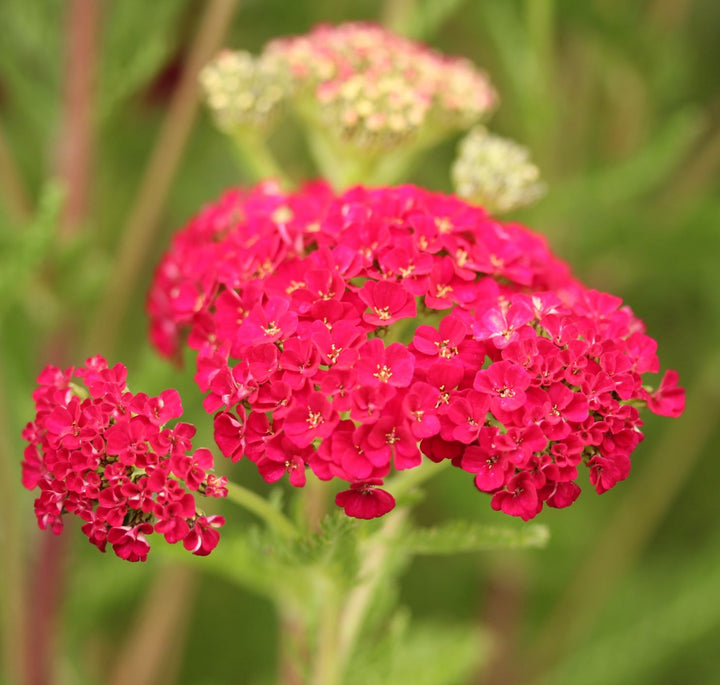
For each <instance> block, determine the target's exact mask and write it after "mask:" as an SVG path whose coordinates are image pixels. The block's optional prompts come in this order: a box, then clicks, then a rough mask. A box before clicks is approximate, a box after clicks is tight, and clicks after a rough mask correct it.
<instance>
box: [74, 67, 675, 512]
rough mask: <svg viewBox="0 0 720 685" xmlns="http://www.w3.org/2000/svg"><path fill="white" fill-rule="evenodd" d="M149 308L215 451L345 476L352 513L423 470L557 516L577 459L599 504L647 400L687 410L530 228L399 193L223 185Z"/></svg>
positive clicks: (636, 434) (450, 200) (652, 361)
mask: <svg viewBox="0 0 720 685" xmlns="http://www.w3.org/2000/svg"><path fill="white" fill-rule="evenodd" d="M320 68H321V66H318V69H320ZM328 68H329V67H328ZM148 310H149V313H150V317H151V337H152V341H153V343H154V344H155V346H156V347H157V348H158V349H159V350H160V351H161V352H162V353H163V354H165V355H167V356H175V355H178V354H179V351H180V349H181V347H182V346H183V345H184V344H185V342H186V341H187V344H189V345H190V346H191V347H192V348H193V349H195V350H196V351H197V372H196V376H195V378H196V381H197V383H198V385H199V387H200V389H201V390H202V391H203V392H205V393H207V396H206V399H205V407H206V409H207V411H208V412H210V413H213V414H214V426H215V439H216V442H217V444H218V446H219V448H220V450H221V451H222V453H223V454H224V455H225V456H226V457H228V458H229V459H231V460H233V461H237V460H239V459H241V458H243V457H246V458H247V459H249V460H251V461H253V462H255V463H256V464H257V467H258V470H259V472H260V474H261V476H262V477H263V478H264V479H265V480H267V481H268V482H275V481H277V480H278V479H280V478H282V477H283V476H284V475H287V476H288V478H289V480H290V482H291V484H292V485H294V486H296V487H301V486H302V485H304V483H305V480H306V473H307V472H308V471H310V472H312V473H313V474H314V475H315V476H316V477H318V478H320V479H322V480H331V479H339V480H341V481H345V482H346V483H347V484H348V485H347V486H346V488H345V489H344V490H343V491H342V492H341V493H339V494H338V496H337V499H336V503H337V504H338V505H339V506H341V507H343V508H344V510H345V512H346V513H347V514H348V515H349V516H354V517H359V518H373V517H376V516H381V515H383V514H385V513H387V512H388V511H389V510H391V509H392V508H393V506H394V499H393V497H392V495H391V493H388V492H386V491H385V490H383V488H382V485H383V481H384V480H385V479H386V478H387V477H388V476H389V475H390V474H391V473H392V472H393V471H397V470H404V469H410V468H418V467H420V468H422V462H423V461H424V460H425V459H430V460H433V461H436V462H440V461H449V462H451V464H452V465H453V466H455V467H456V468H458V469H460V470H462V471H464V472H466V473H468V474H469V475H470V476H471V477H472V479H473V480H474V483H475V486H476V487H477V489H478V490H479V491H481V492H483V493H487V494H488V495H489V496H490V498H491V499H490V504H491V506H492V508H494V509H496V510H501V511H503V512H505V513H507V514H510V515H513V516H519V517H521V518H522V519H524V520H528V519H531V518H533V517H534V516H536V515H537V514H538V513H539V512H540V511H541V510H542V508H543V507H544V506H545V505H547V506H551V507H566V506H568V505H570V504H571V503H572V502H573V501H574V500H575V499H576V498H577V496H578V494H579V492H580V486H579V484H578V481H580V480H581V476H580V470H581V469H582V468H583V467H585V468H586V469H588V472H589V481H590V483H591V484H592V485H593V486H594V487H595V489H596V490H597V491H598V492H604V491H605V490H607V489H609V488H611V487H613V486H614V485H615V484H616V483H617V482H618V481H620V480H623V479H624V478H625V477H626V476H627V475H628V473H629V471H630V455H631V454H632V452H633V450H634V449H635V447H636V446H637V445H638V444H639V442H640V441H641V440H642V438H643V434H642V432H641V427H642V420H641V418H640V414H639V411H638V408H639V407H643V406H648V407H649V409H650V410H651V411H653V412H655V413H657V414H661V415H667V416H677V415H679V414H680V413H681V412H682V409H683V406H684V391H683V390H682V389H681V388H678V387H677V374H675V373H674V372H668V373H667V374H666V376H665V378H664V380H663V381H662V382H661V383H660V386H659V388H658V389H657V390H653V389H652V388H650V387H649V386H647V385H645V379H644V375H645V374H648V373H656V372H657V371H658V369H659V363H658V359H657V356H656V354H655V349H656V343H655V341H654V340H652V339H651V338H649V337H648V336H647V335H646V334H645V332H644V326H643V324H642V322H641V321H640V320H639V319H637V318H636V317H635V316H634V315H633V313H632V312H631V310H630V309H629V308H628V307H627V306H624V305H623V304H622V302H621V300H620V299H619V298H616V297H613V296H612V295H608V294H605V293H601V292H597V291H595V290H590V289H587V288H585V287H584V286H583V285H582V284H581V283H579V282H578V281H577V280H575V279H574V278H573V277H572V276H571V275H570V272H569V269H568V267H567V265H566V264H565V263H563V262H562V261H561V260H559V259H558V258H557V257H555V256H553V255H552V253H551V252H550V251H549V250H548V247H547V245H546V243H545V240H544V239H543V238H542V237H540V236H538V235H535V234H533V233H531V232H530V231H529V230H527V229H526V228H524V227H523V226H520V225H518V224H514V223H500V222H498V221H497V220H495V219H494V218H492V217H491V216H490V215H488V214H487V213H486V211H485V210H483V209H482V208H480V207H476V206H471V205H468V204H467V203H465V202H464V201H462V200H460V199H458V198H455V197H451V196H446V195H441V194H438V193H431V192H428V191H425V190H422V189H421V188H417V187H413V186H401V187H397V188H375V189H366V188H362V187H356V188H353V189H351V190H349V191H347V192H345V193H343V194H341V195H335V193H334V192H333V191H332V190H331V189H330V188H329V186H327V185H326V184H324V183H313V184H308V185H306V186H305V187H303V188H302V189H301V190H299V191H298V192H294V193H287V194H286V193H283V192H281V191H280V190H279V189H278V188H277V187H276V186H275V185H274V184H272V183H265V184H261V185H259V186H257V187H256V188H254V189H251V190H231V191H229V192H227V193H226V194H225V195H223V197H222V198H220V200H219V201H218V202H216V203H215V204H213V205H210V206H208V207H207V208H205V209H204V210H203V211H202V212H200V214H198V215H197V216H196V217H195V218H194V219H192V220H191V221H190V223H189V224H188V225H187V226H186V227H185V228H184V229H183V230H182V231H180V232H179V233H178V234H177V235H176V236H175V237H174V239H173V241H172V245H171V247H170V249H169V250H168V252H167V253H166V254H165V256H164V257H163V259H162V261H161V263H160V265H159V266H158V268H157V271H156V273H155V278H154V282H153V285H152V289H151V291H150V294H149V299H148ZM78 421H80V419H78ZM78 425H80V424H78ZM131 437H132V436H130V435H129V437H128V438H127V439H126V440H125V443H126V444H127V449H126V450H125V452H123V453H132V454H133V455H134V454H135V452H133V451H132V450H133V449H134V448H133V447H132V444H134V442H133V440H132V439H131ZM69 439H70V440H72V438H69ZM125 443H124V444H125ZM132 458H135V459H137V458H138V457H135V456H133V457H132Z"/></svg>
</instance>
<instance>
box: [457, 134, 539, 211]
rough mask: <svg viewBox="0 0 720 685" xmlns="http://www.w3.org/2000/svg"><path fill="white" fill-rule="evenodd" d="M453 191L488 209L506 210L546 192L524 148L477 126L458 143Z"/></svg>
mask: <svg viewBox="0 0 720 685" xmlns="http://www.w3.org/2000/svg"><path fill="white" fill-rule="evenodd" d="M452 176H453V182H454V184H455V191H456V193H457V194H458V195H459V196H460V197H463V198H465V199H467V200H470V201H471V202H474V203H476V204H479V205H482V206H483V207H485V209H487V210H488V211H489V212H493V213H503V212H509V211H511V210H513V209H517V208H518V207H522V206H524V205H528V204H530V203H532V202H534V201H535V200H537V199H539V198H540V197H542V196H543V195H544V194H545V190H546V188H545V184H544V183H542V181H541V180H540V171H539V170H538V168H537V166H535V165H534V164H533V163H532V162H531V161H530V153H529V152H528V150H527V148H525V147H523V146H522V145H519V144H518V143H516V142H514V141H512V140H508V139H507V138H502V137H500V136H497V135H494V134H492V133H489V132H488V131H487V130H486V129H485V128H484V127H482V126H478V127H476V128H474V129H473V130H472V131H470V133H468V135H467V136H465V138H463V140H462V141H461V142H460V146H459V154H458V157H457V159H456V160H455V163H454V164H453V168H452Z"/></svg>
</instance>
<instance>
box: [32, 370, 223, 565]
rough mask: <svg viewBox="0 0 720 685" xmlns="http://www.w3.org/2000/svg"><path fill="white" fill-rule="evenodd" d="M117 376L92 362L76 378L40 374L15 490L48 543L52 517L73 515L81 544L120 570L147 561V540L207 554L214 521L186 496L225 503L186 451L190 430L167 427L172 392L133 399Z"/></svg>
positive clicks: (56, 526)
mask: <svg viewBox="0 0 720 685" xmlns="http://www.w3.org/2000/svg"><path fill="white" fill-rule="evenodd" d="M126 376H127V371H126V369H125V367H124V366H123V365H122V364H117V365H116V366H114V367H112V368H108V366H107V363H106V361H105V360H104V359H102V358H101V357H93V358H92V359H89V360H88V361H87V362H86V366H84V367H80V368H77V369H74V368H69V369H66V370H64V371H63V370H61V369H59V368H56V367H53V366H48V367H46V368H45V370H44V371H43V372H42V373H41V374H40V376H39V377H38V387H37V388H36V390H35V392H34V393H33V399H34V400H35V407H36V411H37V414H36V416H35V420H34V421H32V422H31V423H29V424H28V425H27V426H26V428H25V430H24V431H23V438H24V439H25V440H27V441H28V442H29V443H30V444H29V445H28V447H26V448H25V460H24V461H23V464H22V480H23V485H24V486H25V487H26V488H28V489H30V490H34V489H35V488H38V489H39V490H40V495H39V496H38V498H37V499H36V500H35V514H36V516H37V519H38V523H39V525H40V527H41V528H43V529H46V528H50V529H51V530H52V531H53V532H54V533H56V534H58V533H60V531H61V530H62V528H63V521H62V515H63V514H66V513H71V514H75V515H76V516H79V517H80V518H81V519H82V520H83V521H85V524H84V525H83V526H82V530H83V532H84V533H85V535H87V537H88V539H89V540H90V542H92V543H93V544H94V545H95V546H96V547H98V548H99V549H100V550H101V551H105V548H106V546H107V544H108V543H110V545H111V546H112V548H113V551H114V552H115V553H116V554H117V555H118V556H119V557H121V558H123V559H127V560H129V561H144V560H145V559H146V558H147V554H148V552H149V550H150V545H149V543H148V540H147V537H148V535H150V534H151V533H152V532H153V531H154V532H157V533H160V534H162V535H163V536H164V537H165V539H166V540H167V541H168V542H170V543H176V542H181V541H182V543H183V545H184V547H185V548H186V549H187V550H189V551H190V552H192V553H193V554H197V555H206V554H209V553H210V552H211V551H212V550H213V549H214V548H215V546H216V545H217V542H218V538H219V534H218V530H217V529H218V528H220V527H221V526H222V525H223V523H224V519H223V517H222V516H206V515H205V514H204V513H202V511H201V510H200V509H199V508H198V506H197V503H196V500H195V493H198V494H202V495H205V496H207V497H225V496H226V495H227V487H226V480H225V478H218V477H216V476H214V475H213V474H212V473H210V469H212V466H213V457H212V454H211V453H210V452H209V450H206V449H198V450H196V451H195V452H192V437H193V436H194V435H195V427H194V426H192V425H190V424H188V423H182V422H179V423H176V424H175V425H174V427H172V428H170V427H168V426H167V423H168V422H169V421H171V420H173V419H177V418H179V417H180V416H181V415H182V406H181V404H180V396H179V395H178V393H177V391H175V390H165V391H163V392H162V393H161V394H160V396H159V397H148V396H147V395H145V394H144V393H138V394H136V395H134V394H132V393H131V392H129V391H128V389H127V386H126V384H125V381H126ZM80 383H82V384H83V385H84V386H85V387H82V386H81V385H80Z"/></svg>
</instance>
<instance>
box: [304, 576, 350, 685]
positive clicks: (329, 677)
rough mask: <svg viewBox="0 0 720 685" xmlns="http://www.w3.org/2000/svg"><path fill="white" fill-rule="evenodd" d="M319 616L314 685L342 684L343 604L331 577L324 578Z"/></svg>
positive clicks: (313, 676)
mask: <svg viewBox="0 0 720 685" xmlns="http://www.w3.org/2000/svg"><path fill="white" fill-rule="evenodd" d="M323 581H324V582H323V585H322V587H321V590H322V591H321V592H320V593H319V597H320V615H319V617H318V629H317V642H316V645H315V647H316V649H315V652H316V655H317V656H316V659H315V664H314V671H313V675H312V679H311V683H312V685H340V683H342V675H343V674H342V665H343V664H342V662H341V660H340V658H339V656H340V651H339V634H340V631H339V627H340V626H339V623H340V614H341V610H342V604H341V602H340V599H341V597H340V593H339V592H338V588H337V585H336V584H335V583H334V582H333V580H332V579H331V578H329V577H325V578H323Z"/></svg>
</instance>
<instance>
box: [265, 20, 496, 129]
mask: <svg viewBox="0 0 720 685" xmlns="http://www.w3.org/2000/svg"><path fill="white" fill-rule="evenodd" d="M262 57H263V59H264V60H269V61H271V62H274V63H278V64H281V65H285V66H286V67H287V69H288V71H289V73H290V75H291V81H292V84H293V86H294V89H295V91H296V96H298V95H299V96H303V95H310V98H309V100H308V103H307V104H306V107H307V106H308V105H309V106H310V107H311V109H312V108H313V105H315V106H317V107H319V108H320V109H319V110H318V111H317V113H316V116H319V118H320V120H321V121H323V122H324V123H325V124H326V125H329V126H330V127H331V128H333V127H337V126H338V125H339V126H340V130H341V131H342V135H343V137H345V138H357V137H358V136H359V137H360V139H362V138H364V137H368V136H369V137H372V135H373V134H376V133H383V132H384V133H385V134H387V135H388V136H389V135H392V134H393V133H394V134H396V135H398V136H399V137H401V138H402V137H404V136H406V135H410V134H412V133H413V132H414V131H415V130H417V129H418V128H419V127H421V126H422V124H423V123H424V122H425V121H426V120H430V121H432V123H433V124H434V125H435V126H442V127H449V128H451V129H454V128H467V127H468V126H470V125H472V124H473V123H475V122H477V121H478V119H480V118H481V117H482V116H484V115H485V114H487V112H489V111H490V110H491V109H492V108H493V107H494V106H495V105H496V103H497V94H496V93H495V91H494V89H493V87H492V85H491V84H490V81H489V80H488V78H487V76H486V75H485V74H484V73H483V72H481V71H479V70H478V69H477V68H476V67H475V66H474V65H473V64H472V63H471V62H469V61H468V60H465V59H462V58H458V57H447V56H445V55H442V54H440V53H438V52H436V51H434V50H432V49H430V48H429V47H427V46H426V45H423V44H421V43H416V42H415V41H412V40H409V39H407V38H404V37H402V36H398V35H396V34H394V33H391V32H390V31H387V30H386V29H385V28H383V27H382V26H378V25H376V24H371V23H363V22H350V23H346V24H341V25H339V26H331V25H327V24H321V25H319V26H316V27H315V28H314V29H313V30H312V31H310V32H309V33H308V34H306V35H302V36H291V37H288V38H278V39H275V40H273V41H271V42H270V43H268V44H267V46H266V47H265V50H264V51H263V53H262Z"/></svg>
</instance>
